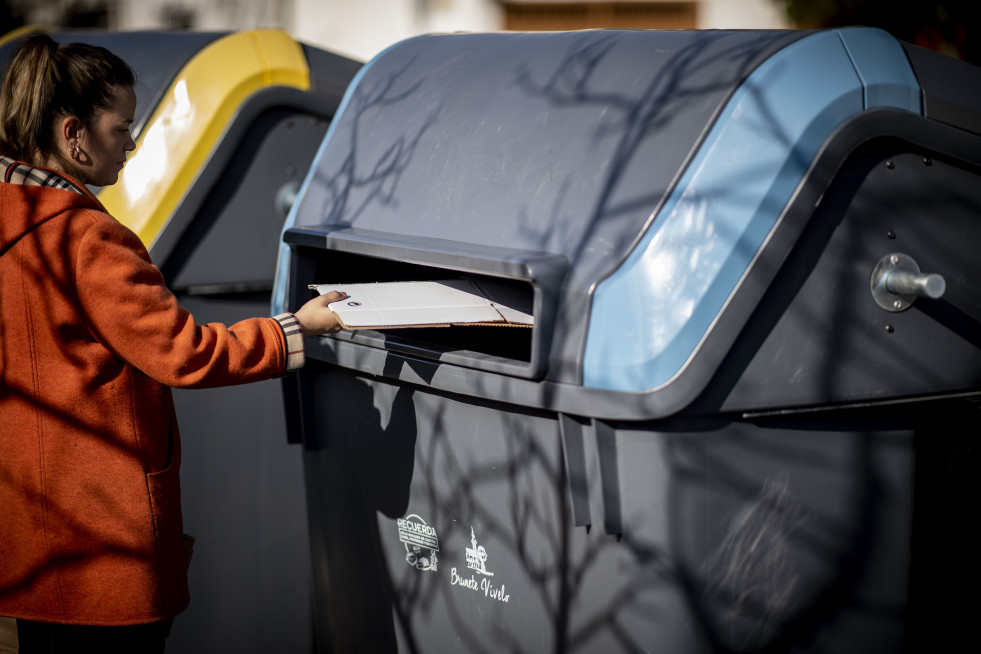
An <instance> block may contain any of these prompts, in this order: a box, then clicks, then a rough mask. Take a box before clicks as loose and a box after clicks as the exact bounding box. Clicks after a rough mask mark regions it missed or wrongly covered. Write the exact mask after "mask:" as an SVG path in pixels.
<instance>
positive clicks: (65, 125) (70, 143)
mask: <svg viewBox="0 0 981 654" xmlns="http://www.w3.org/2000/svg"><path fill="white" fill-rule="evenodd" d="M81 138H82V121H80V120H79V119H78V118H77V117H76V116H65V117H64V118H62V119H61V123H59V125H58V141H59V143H58V150H59V151H60V152H62V153H63V154H67V155H68V156H69V157H70V158H71V159H72V160H74V161H78V159H79V147H80V143H79V141H80V140H81Z"/></svg>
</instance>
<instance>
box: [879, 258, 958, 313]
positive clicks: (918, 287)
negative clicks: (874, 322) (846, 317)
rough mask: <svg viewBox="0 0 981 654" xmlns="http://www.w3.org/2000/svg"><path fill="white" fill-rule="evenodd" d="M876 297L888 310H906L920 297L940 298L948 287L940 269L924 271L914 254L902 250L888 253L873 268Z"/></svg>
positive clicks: (881, 305)
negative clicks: (937, 270) (935, 271)
mask: <svg viewBox="0 0 981 654" xmlns="http://www.w3.org/2000/svg"><path fill="white" fill-rule="evenodd" d="M870 282H871V286H872V297H873V298H875V302H876V304H878V305H879V306H880V307H882V308H883V309H885V310H886V311H905V310H906V309H909V308H910V306H912V304H913V302H914V301H915V300H916V298H918V297H925V298H930V299H933V300H936V299H938V298H940V297H942V296H943V294H944V292H945V291H946V290H947V281H946V280H945V279H944V278H943V275H940V274H937V273H923V272H920V266H919V265H918V264H917V263H916V261H915V260H914V259H913V257H911V256H909V255H908V254H902V253H899V252H896V253H893V254H889V255H886V256H884V257H882V259H880V260H879V262H878V263H877V264H875V268H874V269H873V270H872V279H871V280H870Z"/></svg>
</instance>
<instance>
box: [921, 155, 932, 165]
mask: <svg viewBox="0 0 981 654" xmlns="http://www.w3.org/2000/svg"><path fill="white" fill-rule="evenodd" d="M923 165H924V166H932V165H933V159H931V158H930V157H923Z"/></svg>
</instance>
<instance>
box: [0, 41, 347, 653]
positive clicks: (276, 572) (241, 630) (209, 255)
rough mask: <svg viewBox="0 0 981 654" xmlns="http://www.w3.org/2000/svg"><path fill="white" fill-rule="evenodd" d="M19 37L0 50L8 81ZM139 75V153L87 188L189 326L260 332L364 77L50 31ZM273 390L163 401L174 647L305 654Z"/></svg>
mask: <svg viewBox="0 0 981 654" xmlns="http://www.w3.org/2000/svg"><path fill="white" fill-rule="evenodd" d="M27 31H29V30H21V31H18V32H15V33H12V34H10V35H8V36H7V37H6V38H5V39H3V40H2V42H0V61H2V62H3V64H4V65H5V64H6V62H7V60H8V58H9V56H10V55H11V54H12V53H13V51H14V48H15V47H16V45H17V44H18V43H19V41H20V39H21V38H22V37H23V36H24V34H25V33H26V32H27ZM51 36H52V38H54V39H55V40H56V41H58V42H60V43H66V42H78V41H81V42H86V43H92V44H95V45H100V46H103V47H106V48H108V49H109V50H111V51H112V52H114V53H116V54H117V55H119V56H120V57H122V58H123V59H124V60H125V61H127V62H128V63H129V64H130V65H131V66H132V67H133V68H134V70H135V72H136V74H137V85H136V88H135V90H136V94H137V109H136V115H135V117H134V118H135V120H134V123H133V128H132V131H133V136H134V139H135V140H136V150H135V151H134V152H132V153H131V154H130V156H129V160H128V162H127V165H126V167H125V169H124V170H123V172H122V173H121V174H120V178H119V181H118V182H117V183H116V184H115V185H114V186H110V187H105V188H102V189H95V190H97V191H98V196H99V199H100V200H101V201H102V202H103V203H104V204H105V205H106V207H107V209H108V210H109V212H110V213H112V214H113V216H115V217H116V218H117V219H118V220H120V221H121V222H123V223H124V224H126V225H127V226H129V227H130V228H132V229H133V230H134V231H135V232H136V233H137V234H138V235H139V236H140V237H141V238H142V240H143V241H144V243H145V244H146V245H147V248H148V249H149V251H150V255H151V257H152V258H153V260H154V262H155V263H156V264H157V265H158V266H159V267H160V268H161V270H162V271H163V273H164V277H165V278H166V281H167V283H168V285H169V286H170V288H171V289H172V290H173V291H174V292H175V293H176V294H177V296H178V298H179V300H180V302H181V304H183V305H184V306H185V307H187V308H188V309H190V310H191V312H192V313H193V314H194V316H195V318H196V319H198V320H199V321H202V322H212V321H218V322H223V323H226V324H230V323H233V322H236V321H238V320H240V319H243V318H247V317H250V316H257V315H269V314H268V311H269V298H270V291H271V289H272V284H273V277H274V274H275V268H276V257H277V253H278V245H277V243H278V241H279V235H280V231H281V229H282V223H283V219H284V218H285V216H286V213H287V211H288V210H289V207H290V205H291V204H292V201H293V199H294V198H295V196H296V192H297V190H298V188H299V186H300V183H301V182H302V180H303V177H304V175H305V174H306V172H307V169H308V168H309V166H310V163H311V160H312V158H313V156H314V154H315V153H316V150H317V147H318V145H319V143H320V141H321V140H322V138H323V136H324V134H325V132H326V131H327V126H328V125H329V124H330V121H331V119H332V118H333V115H334V112H335V111H336V110H337V107H338V105H339V103H340V100H341V98H342V95H343V93H344V89H345V88H346V86H347V84H348V82H349V81H350V80H351V78H352V77H353V76H354V74H355V73H356V71H357V69H358V68H359V67H360V63H359V62H356V61H353V60H350V59H348V58H346V57H342V56H339V55H336V54H334V53H331V52H328V51H325V50H322V49H320V48H316V47H313V46H309V45H306V44H303V43H299V42H297V41H295V40H294V39H293V38H292V37H290V36H289V35H288V34H286V33H285V32H283V31H281V30H248V31H241V32H104V31H55V32H51ZM281 397H282V391H281V390H280V388H279V382H278V381H269V382H262V383H259V384H252V385H245V386H238V387H233V388H222V389H209V390H192V391H181V390H175V392H174V400H175V404H176V406H177V413H178V421H179V423H180V425H181V432H182V437H183V451H184V456H183V467H182V482H183V484H182V495H183V504H184V523H185V529H186V531H188V532H189V533H190V534H191V535H193V536H195V537H196V539H197V541H196V544H195V552H194V557H193V562H192V564H191V567H190V569H189V582H190V587H191V595H192V601H191V605H190V607H189V609H188V610H187V611H186V612H185V613H184V614H182V616H181V617H180V618H179V619H178V620H177V621H176V622H175V626H174V629H173V632H172V635H171V638H170V641H169V643H170V647H171V648H174V649H176V650H178V651H182V652H214V651H231V650H234V651H236V652H268V651H308V650H309V648H310V643H311V632H312V627H311V611H310V595H311V591H310V568H311V565H310V553H309V547H308V546H307V541H308V537H307V527H306V512H305V503H304V491H303V486H302V483H301V481H300V478H301V475H302V473H301V464H300V460H299V454H298V452H297V451H296V450H295V449H293V448H289V447H288V446H287V445H286V444H285V443H286V435H285V429H286V426H285V424H286V423H285V419H284V416H283V405H282V400H281Z"/></svg>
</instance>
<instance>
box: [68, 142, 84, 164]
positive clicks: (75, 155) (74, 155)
mask: <svg viewBox="0 0 981 654" xmlns="http://www.w3.org/2000/svg"><path fill="white" fill-rule="evenodd" d="M68 154H70V155H71V157H72V159H74V160H75V161H78V160H79V158H80V157H81V155H80V154H79V150H78V141H72V144H71V148H70V149H69V151H68Z"/></svg>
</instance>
